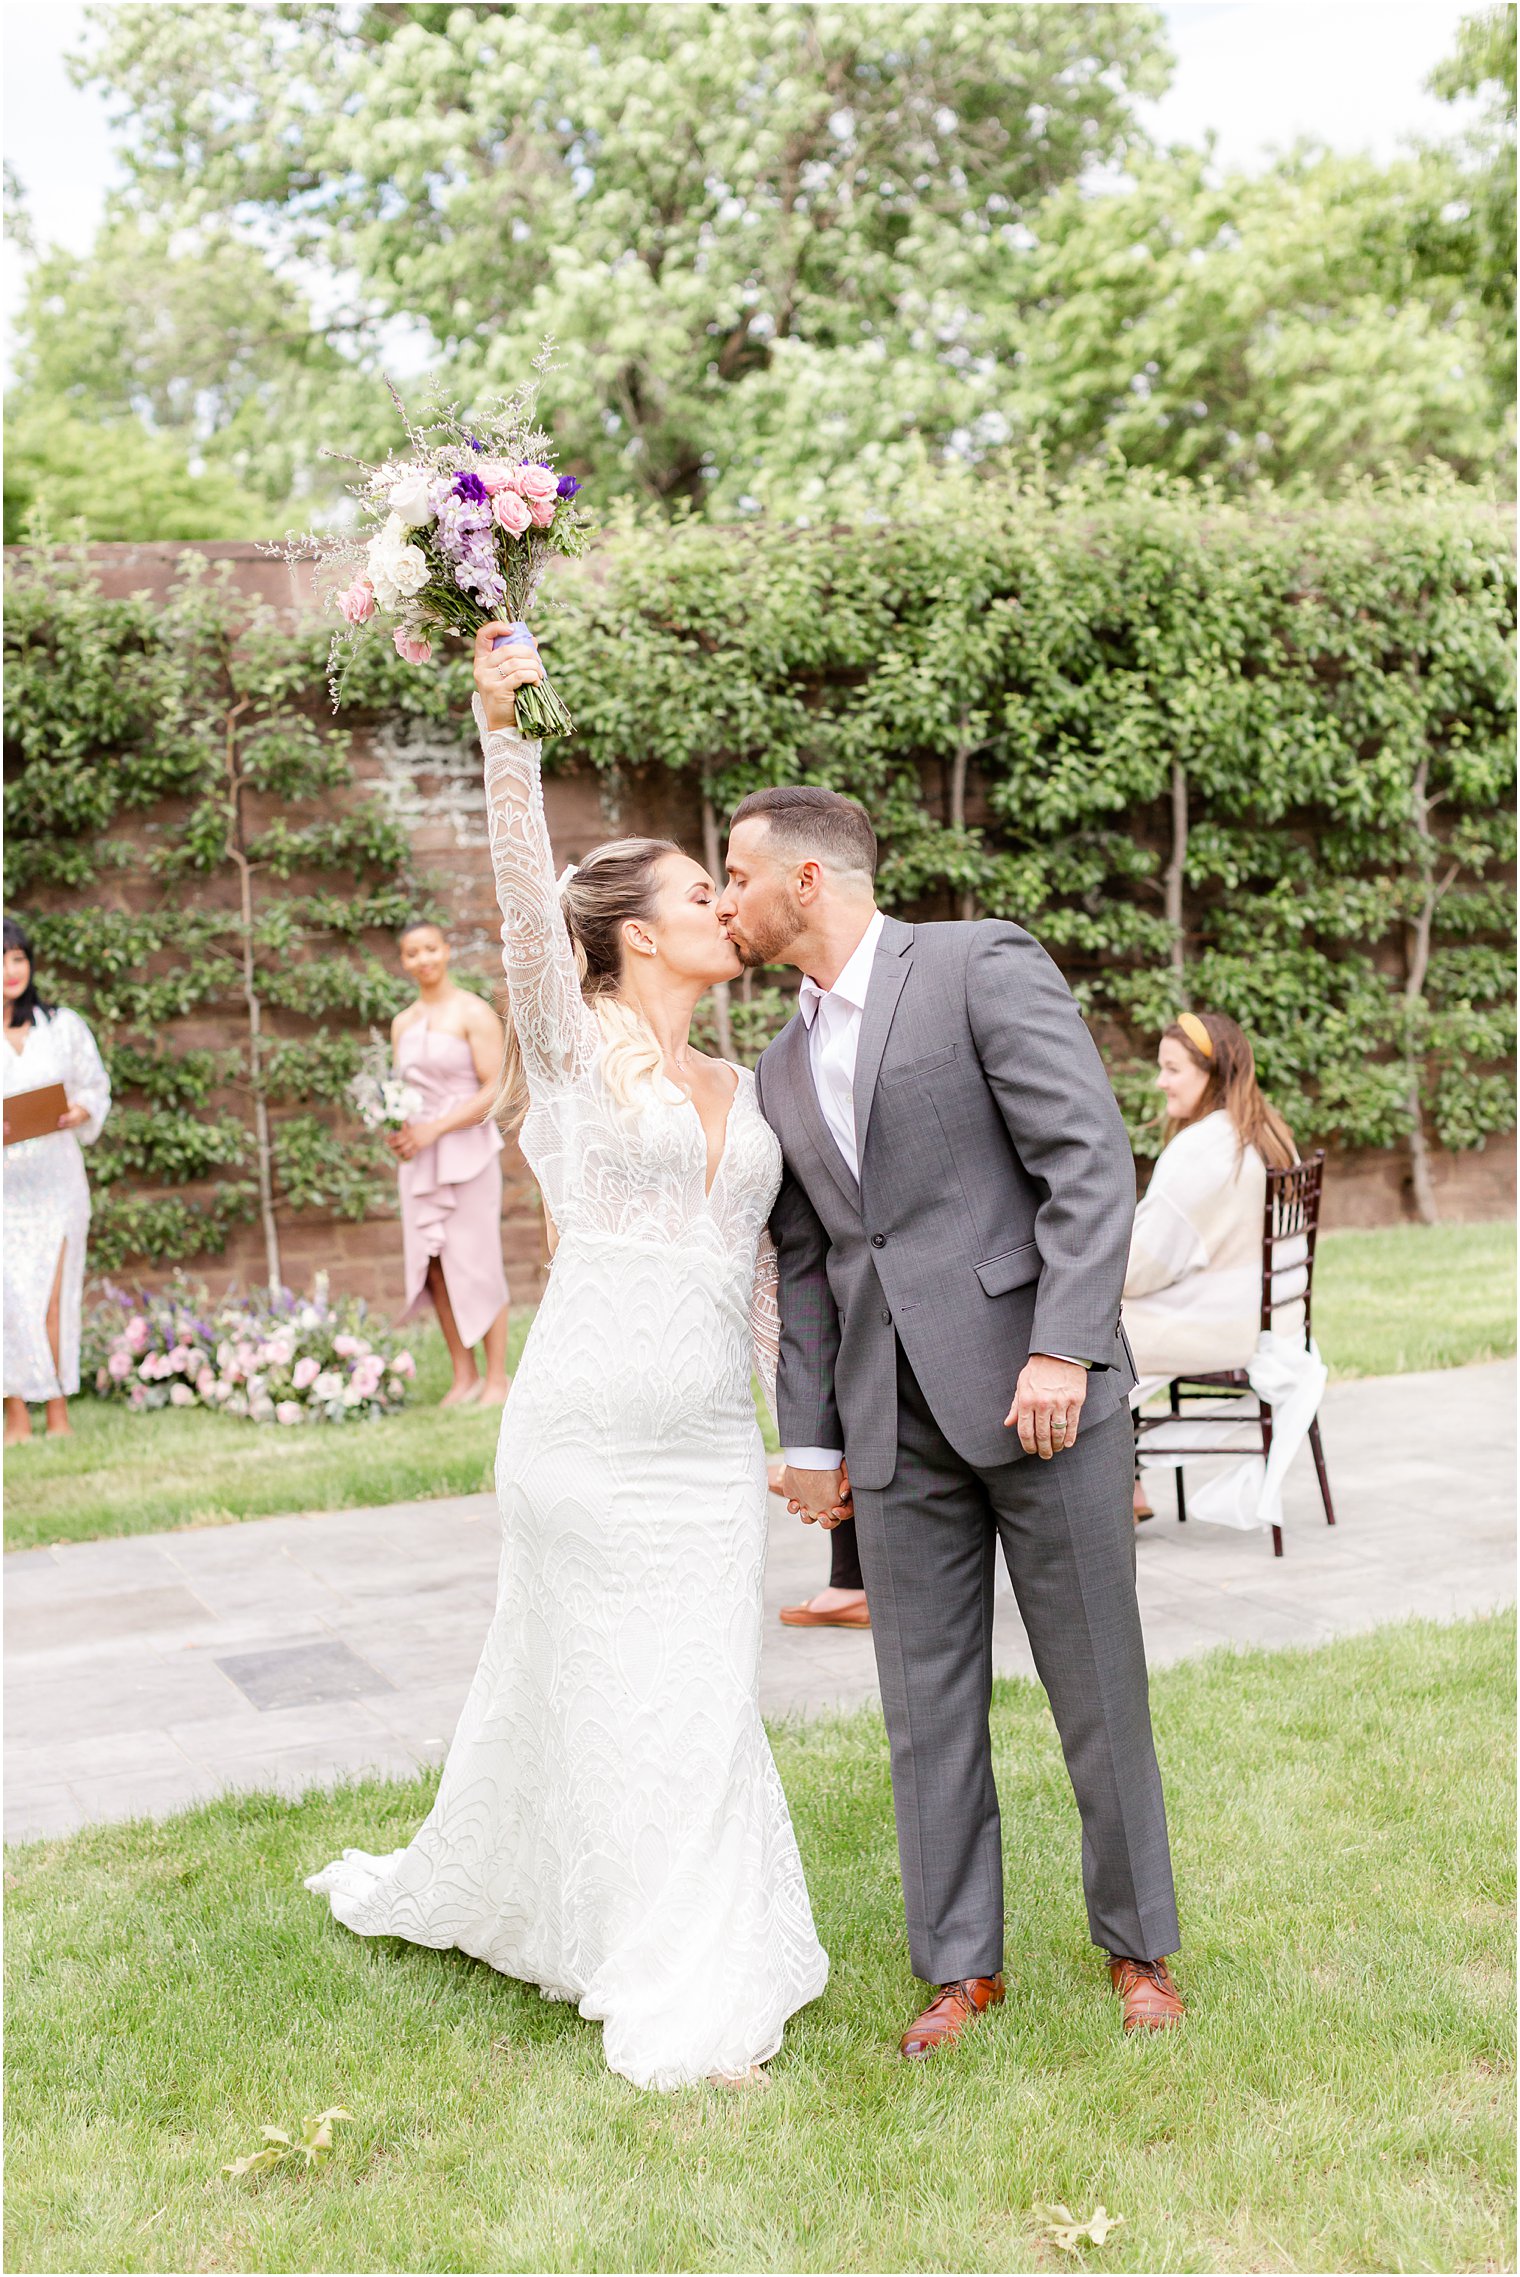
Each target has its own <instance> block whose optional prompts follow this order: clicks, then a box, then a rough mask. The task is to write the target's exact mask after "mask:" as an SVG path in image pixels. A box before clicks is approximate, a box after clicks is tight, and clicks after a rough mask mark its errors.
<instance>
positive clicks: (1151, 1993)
mask: <svg viewBox="0 0 1520 2277" xmlns="http://www.w3.org/2000/svg"><path fill="white" fill-rule="evenodd" d="M1108 1973H1109V1975H1110V1977H1111V1978H1112V1979H1113V1986H1114V1990H1115V1992H1116V1993H1117V1994H1118V1995H1119V1998H1120V2000H1121V2001H1122V2002H1123V2003H1124V2029H1125V2031H1126V2032H1164V2031H1165V2030H1166V2029H1167V2026H1168V2025H1170V2024H1180V2023H1181V2022H1182V2019H1183V2017H1184V2016H1185V2015H1186V2014H1187V2010H1186V2009H1185V2008H1184V2007H1183V2005H1182V1995H1181V1993H1180V1992H1179V1991H1178V1990H1177V1987H1176V1986H1175V1985H1174V1984H1173V1982H1172V1972H1171V1970H1170V1969H1169V1968H1168V1967H1167V1965H1166V1963H1165V1961H1136V1960H1132V1959H1131V1958H1130V1957H1129V1955H1128V1954H1125V1953H1110V1954H1109V1956H1108Z"/></svg>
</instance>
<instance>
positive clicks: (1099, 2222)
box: [1035, 2206, 1124, 2253]
mask: <svg viewBox="0 0 1520 2277" xmlns="http://www.w3.org/2000/svg"><path fill="white" fill-rule="evenodd" d="M1035 2213H1036V2214H1037V2215H1038V2217H1039V2220H1040V2224H1041V2226H1042V2228H1043V2229H1044V2232H1045V2235H1046V2237H1047V2239H1048V2240H1049V2242H1050V2243H1051V2244H1052V2245H1057V2246H1059V2247H1060V2249H1061V2251H1062V2252H1063V2253H1075V2252H1076V2251H1077V2250H1078V2248H1079V2247H1080V2246H1084V2245H1102V2244H1103V2242H1104V2240H1105V2239H1106V2238H1107V2236H1108V2233H1109V2231H1110V2230H1116V2229H1117V2228H1118V2227H1119V2225H1120V2223H1121V2222H1122V2221H1123V2219H1124V2216H1123V2215H1122V2214H1111V2213H1110V2212H1109V2210H1108V2208H1107V2207H1106V2206H1098V2207H1096V2208H1095V2209H1094V2210H1093V2212H1092V2213H1091V2214H1089V2216H1088V2217H1087V2220H1086V2221H1085V2222H1084V2221H1082V2220H1081V2219H1079V2217H1078V2216H1077V2215H1076V2214H1074V2213H1073V2212H1072V2210H1071V2208H1070V2207H1069V2206H1036V2208H1035Z"/></svg>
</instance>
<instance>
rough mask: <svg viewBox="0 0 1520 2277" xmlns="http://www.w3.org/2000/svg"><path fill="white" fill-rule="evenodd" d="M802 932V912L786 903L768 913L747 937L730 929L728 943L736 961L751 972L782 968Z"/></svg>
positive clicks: (777, 905)
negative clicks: (774, 967)
mask: <svg viewBox="0 0 1520 2277" xmlns="http://www.w3.org/2000/svg"><path fill="white" fill-rule="evenodd" d="M801 931H802V912H801V910H800V909H798V908H796V907H795V906H794V904H793V903H791V902H790V901H787V900H785V899H782V900H779V901H778V902H777V903H776V905H775V906H774V907H773V908H771V909H768V910H767V911H766V912H765V914H764V916H763V917H761V918H759V919H758V920H757V921H756V922H755V923H754V925H753V927H752V929H751V930H750V931H749V932H748V933H740V932H738V931H737V930H736V929H735V928H733V927H730V929H729V935H728V937H729V939H730V940H731V941H732V943H733V945H734V947H735V949H737V951H738V953H739V960H740V962H741V964H743V965H744V966H745V967H746V968H747V969H748V970H749V971H750V972H754V971H756V970H757V969H758V967H759V966H761V965H775V964H783V963H785V961H786V952H787V950H788V949H789V948H790V947H791V945H792V943H793V942H794V941H795V940H796V938H797V936H798V934H799V933H800V932H801Z"/></svg>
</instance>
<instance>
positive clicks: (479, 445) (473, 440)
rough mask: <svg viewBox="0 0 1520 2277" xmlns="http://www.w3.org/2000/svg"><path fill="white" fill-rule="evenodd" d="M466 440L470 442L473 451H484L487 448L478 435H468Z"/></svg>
mask: <svg viewBox="0 0 1520 2277" xmlns="http://www.w3.org/2000/svg"><path fill="white" fill-rule="evenodd" d="M465 441H466V442H467V443H468V444H469V446H470V449H471V450H472V451H483V450H484V449H485V444H484V443H483V442H482V441H481V439H480V437H479V436H478V435H466V437H465Z"/></svg>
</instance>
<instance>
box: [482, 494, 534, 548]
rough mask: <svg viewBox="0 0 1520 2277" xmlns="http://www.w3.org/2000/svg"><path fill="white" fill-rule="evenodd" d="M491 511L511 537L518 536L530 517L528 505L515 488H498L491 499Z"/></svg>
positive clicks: (526, 525)
mask: <svg viewBox="0 0 1520 2277" xmlns="http://www.w3.org/2000/svg"><path fill="white" fill-rule="evenodd" d="M491 512H492V513H493V514H494V515H495V517H496V519H497V521H498V522H499V523H500V525H501V527H502V528H503V529H504V530H505V531H506V533H507V535H508V537H512V538H520V537H521V536H522V534H523V531H524V530H525V529H526V528H527V527H528V523H529V521H530V520H531V519H532V516H531V513H530V510H529V508H528V506H527V505H526V503H525V502H524V500H522V499H521V498H519V497H518V495H517V492H516V491H515V490H498V491H497V493H496V495H495V497H494V498H493V499H492V500H491Z"/></svg>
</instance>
